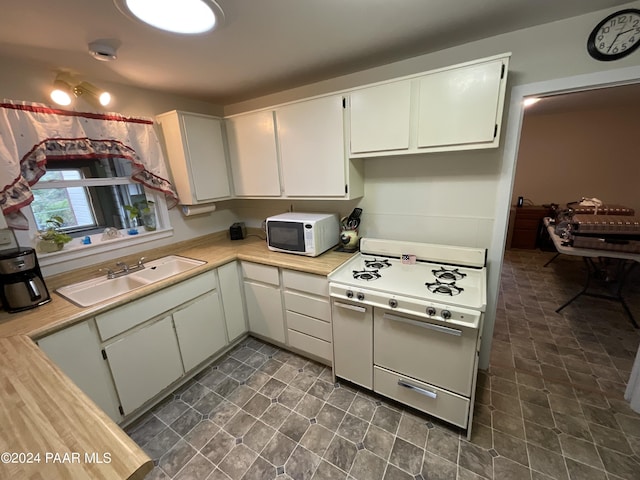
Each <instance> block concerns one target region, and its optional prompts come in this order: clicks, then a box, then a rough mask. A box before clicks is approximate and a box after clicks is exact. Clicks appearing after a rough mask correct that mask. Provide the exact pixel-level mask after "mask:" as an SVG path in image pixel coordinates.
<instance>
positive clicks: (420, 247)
mask: <svg viewBox="0 0 640 480" xmlns="http://www.w3.org/2000/svg"><path fill="white" fill-rule="evenodd" d="M485 262H486V250H485V249H480V248H468V247H457V246H449V245H434V244H425V243H416V242H401V241H393V240H379V239H371V238H363V239H362V240H361V243H360V253H359V254H356V255H355V256H354V257H353V258H351V259H350V260H348V261H347V262H346V263H344V264H343V265H341V266H340V267H339V268H338V269H336V270H335V271H334V272H332V273H331V274H330V275H329V292H330V296H331V303H332V321H333V345H334V362H333V366H334V374H335V375H336V376H337V377H339V378H344V379H346V380H349V381H351V382H353V383H356V384H359V385H361V386H363V387H365V388H368V389H370V390H374V391H376V392H378V393H380V394H382V395H385V396H387V397H390V398H393V399H395V400H398V401H400V402H402V403H405V404H408V405H410V406H412V407H414V408H417V409H419V410H422V411H424V412H426V413H429V414H431V415H433V416H435V417H439V418H441V419H443V420H446V421H448V422H450V423H452V424H454V425H457V426H459V427H461V428H465V429H467V435H468V436H470V434H471V428H470V427H471V415H472V411H473V402H474V392H475V383H476V375H477V362H478V352H479V349H480V339H481V335H480V333H481V330H482V321H483V312H484V311H485V308H486V267H485Z"/></svg>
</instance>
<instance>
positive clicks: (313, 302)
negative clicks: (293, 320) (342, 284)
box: [284, 292, 331, 322]
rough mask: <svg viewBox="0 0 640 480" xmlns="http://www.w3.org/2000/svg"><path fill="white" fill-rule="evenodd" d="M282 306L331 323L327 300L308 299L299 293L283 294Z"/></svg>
mask: <svg viewBox="0 0 640 480" xmlns="http://www.w3.org/2000/svg"><path fill="white" fill-rule="evenodd" d="M284 304H285V308H286V309H287V310H291V311H292V312H297V313H302V314H303V315H308V316H310V317H315V318H318V319H320V320H324V321H325V322H330V321H331V306H330V305H329V299H326V300H325V299H322V298H315V297H309V296H307V295H302V294H300V293H294V292H284Z"/></svg>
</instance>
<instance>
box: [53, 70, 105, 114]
mask: <svg viewBox="0 0 640 480" xmlns="http://www.w3.org/2000/svg"><path fill="white" fill-rule="evenodd" d="M74 85H75V86H74ZM50 96H51V100H53V101H54V102H55V103H57V104H58V105H62V106H67V105H71V102H72V100H73V98H74V97H75V98H77V97H80V96H84V97H85V99H86V100H88V101H89V102H91V103H99V104H100V105H102V106H103V107H106V106H107V105H109V103H110V102H111V94H110V93H109V92H107V91H106V90H102V89H100V88H98V87H96V86H95V85H93V84H92V83H89V82H85V81H82V82H78V81H77V80H75V79H73V77H71V76H70V75H69V74H67V73H58V75H57V76H56V79H55V80H54V82H53V90H52V91H51V95H50Z"/></svg>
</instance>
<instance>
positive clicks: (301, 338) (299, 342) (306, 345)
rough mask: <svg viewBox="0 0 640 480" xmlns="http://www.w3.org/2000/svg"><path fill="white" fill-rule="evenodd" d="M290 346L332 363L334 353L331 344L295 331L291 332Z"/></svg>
mask: <svg viewBox="0 0 640 480" xmlns="http://www.w3.org/2000/svg"><path fill="white" fill-rule="evenodd" d="M289 345H291V346H292V347H294V348H297V349H298V350H300V351H302V352H306V353H309V354H311V355H315V356H316V357H319V358H322V359H323V360H326V361H327V362H329V363H331V357H332V356H333V351H332V349H331V344H330V343H329V342H325V341H324V340H320V339H318V338H315V337H311V336H309V335H305V334H304V333H300V332H296V331H295V330H289Z"/></svg>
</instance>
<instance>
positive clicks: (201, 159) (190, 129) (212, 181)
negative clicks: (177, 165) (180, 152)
mask: <svg viewBox="0 0 640 480" xmlns="http://www.w3.org/2000/svg"><path fill="white" fill-rule="evenodd" d="M182 122H183V131H184V136H185V138H186V145H185V147H186V149H187V158H188V159H189V165H190V167H191V180H192V182H193V187H194V191H195V199H196V201H197V202H205V201H208V200H215V199H218V198H227V197H229V196H230V195H231V189H230V188H229V172H228V171H227V159H226V156H225V151H224V144H223V140H222V120H220V119H219V118H213V117H205V116H201V115H190V114H183V115H182Z"/></svg>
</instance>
